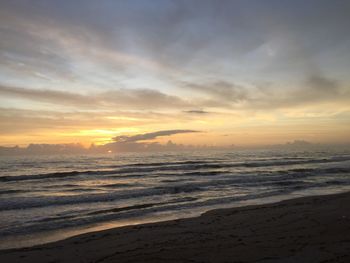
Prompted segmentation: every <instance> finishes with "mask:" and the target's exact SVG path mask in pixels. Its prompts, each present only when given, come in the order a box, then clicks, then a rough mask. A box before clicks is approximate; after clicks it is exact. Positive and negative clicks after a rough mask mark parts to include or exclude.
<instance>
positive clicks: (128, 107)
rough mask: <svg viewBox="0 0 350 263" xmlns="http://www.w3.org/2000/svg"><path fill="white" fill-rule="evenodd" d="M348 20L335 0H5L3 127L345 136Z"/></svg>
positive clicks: (59, 134) (45, 133)
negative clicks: (305, 128)
mask: <svg viewBox="0 0 350 263" xmlns="http://www.w3.org/2000/svg"><path fill="white" fill-rule="evenodd" d="M349 24H350V4H349V2H348V1H341V0H334V1H323V0H308V1H304V0H296V1H277V0H267V1H259V0H253V1H243V0H238V1H214V0H189V1H182V0H178V1H173V0H150V1H148V0H130V1H113V0H102V1H98V2H97V1H93V0H85V1H80V0H78V1H65V0H63V1H44V0H39V1H32V2H29V1H12V0H11V1H10V0H4V1H1V3H0V34H1V38H0V105H1V106H0V107H1V108H0V121H1V123H2V125H1V127H0V134H1V138H0V139H1V140H2V141H3V142H5V143H7V144H13V143H15V142H17V141H20V142H22V143H28V141H30V140H37V139H38V138H45V139H44V140H51V139H52V138H54V137H55V138H57V141H59V142H62V141H63V142H70V140H72V139H74V138H77V140H79V141H80V140H83V141H89V142H90V141H94V139H93V137H94V136H96V138H97V137H98V138H99V140H102V139H104V140H107V139H108V138H111V137H113V136H119V134H122V133H123V131H130V132H131V133H133V134H134V133H143V132H146V131H150V130H172V129H176V130H205V131H208V133H207V134H209V135H210V134H215V136H216V137H215V136H214V135H213V137H210V138H209V137H208V138H206V139H203V140H210V141H214V140H218V141H220V138H221V137H220V136H221V135H222V134H231V133H232V132H233V131H234V132H235V134H236V136H238V137H239V136H241V137H240V138H243V137H242V136H248V135H247V134H254V136H256V137H259V136H262V135H261V134H265V135H264V136H265V137H269V136H268V135H266V134H270V137H271V138H272V137H274V138H283V139H286V140H293V139H298V138H299V137H298V136H301V137H303V136H314V137H315V138H316V139H315V140H329V137H330V136H331V135H332V134H334V131H337V130H338V131H339V134H338V135H339V136H338V137H339V138H340V139H339V140H345V139H344V138H343V137H344V136H343V135H342V134H345V133H346V132H347V128H346V127H347V124H348V122H349V120H348V119H347V116H348V112H349V111H350V108H349V105H350V77H349V76H350V75H349V74H348V73H349V72H348V69H349V68H350V45H349V43H350V35H349V34H348V31H349ZM315 116H317V117H315ZM339 116H343V117H341V118H340V117H339ZM344 116H346V117H344ZM305 124H310V125H312V126H313V127H314V128H313V129H310V130H304V129H303V128H304V127H305ZM255 125H257V126H258V127H260V129H258V128H257V127H256V126H255ZM285 126H286V127H287V128H284V127H285ZM272 127H273V128H272ZM323 127H326V128H323ZM344 127H345V128H344ZM320 129H321V130H322V131H324V132H323V133H322V134H321V133H320V132H318V131H319V130H320ZM54 131H55V132H54ZM258 131H259V132H258ZM288 131H293V134H290V132H288ZM102 132H104V134H103V136H102V135H99V134H100V133H102ZM93 133H94V134H93ZM86 134H89V135H88V136H87V135H86ZM271 134H275V135H276V136H272V135H271ZM209 135H207V136H209ZM21 136H22V137H21ZM99 136H100V137H99ZM203 136H204V135H203ZM254 136H253V135H252V137H254ZM293 136H297V137H298V138H292V137H293ZM199 137H200V136H195V135H194V134H193V139H194V143H196V142H198V140H199V139H200V138H199ZM265 137H264V138H265ZM287 137H288V138H287ZM16 138H17V139H16ZM129 139H130V138H129ZM265 139H266V138H265ZM231 140H232V141H229V142H227V143H234V142H235V141H234V138H231ZM236 140H237V141H240V139H236ZM249 140H250V139H249ZM261 140H262V139H261ZM281 140H282V139H281ZM55 142H56V141H55Z"/></svg>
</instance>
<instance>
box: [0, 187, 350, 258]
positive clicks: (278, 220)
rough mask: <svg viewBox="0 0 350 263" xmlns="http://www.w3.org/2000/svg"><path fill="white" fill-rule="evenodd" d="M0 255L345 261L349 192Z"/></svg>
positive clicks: (349, 242)
mask: <svg viewBox="0 0 350 263" xmlns="http://www.w3.org/2000/svg"><path fill="white" fill-rule="evenodd" d="M0 262H4V263H7V262H9V263H10V262H11V263H13V262H30V263H32V262H52V263H53V262H75V263H76V262H308V263H312V262H350V193H344V194H336V195H328V196H317V197H307V198H298V199H293V200H288V201H283V202H280V203H275V204H268V205H260V206H247V207H241V208H232V209H222V210H214V211H210V212H207V213H205V214H203V215H202V216H200V217H196V218H190V219H183V220H174V221H167V222H162V223H152V224H144V225H138V226H128V227H122V228H116V229H110V230H105V231H101V232H94V233H88V234H84V235H81V236H76V237H73V238H69V239H66V240H62V241H58V242H55V243H50V244H46V245H40V246H35V247H31V248H24V249H13V250H4V251H0Z"/></svg>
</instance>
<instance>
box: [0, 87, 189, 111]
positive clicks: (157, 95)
mask: <svg viewBox="0 0 350 263" xmlns="http://www.w3.org/2000/svg"><path fill="white" fill-rule="evenodd" d="M0 94H1V95H2V96H4V97H5V96H7V97H14V98H20V99H28V100H32V101H35V102H47V103H52V104H57V105H69V106H75V107H85V108H86V107H88V108H91V107H96V108H102V109H103V108H111V107H116V106H118V107H120V108H122V109H148V110H151V109H169V108H179V107H189V106H190V105H191V104H190V103H189V102H186V101H185V100H183V99H181V98H179V97H177V96H172V95H167V94H165V93H162V92H160V91H157V90H152V89H132V90H130V89H114V90H107V91H104V92H100V93H95V94H94V93H92V94H89V95H83V94H78V93H72V92H67V91H58V90H49V89H30V88H20V87H9V86H4V85H0Z"/></svg>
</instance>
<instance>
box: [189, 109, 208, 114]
mask: <svg viewBox="0 0 350 263" xmlns="http://www.w3.org/2000/svg"><path fill="white" fill-rule="evenodd" d="M183 112H184V113H189V114H209V113H210V112H209V111H204V110H185V111H183Z"/></svg>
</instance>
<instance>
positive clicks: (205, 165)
mask: <svg viewBox="0 0 350 263" xmlns="http://www.w3.org/2000/svg"><path fill="white" fill-rule="evenodd" d="M349 160H350V157H348V156H343V157H333V158H321V159H307V160H304V159H298V160H288V159H282V160H273V161H265V160H264V161H253V162H238V163H237V162H236V163H224V162H222V163H221V162H220V163H217V162H214V163H211V162H204V161H187V162H174V163H170V164H169V163H153V165H151V164H152V163H151V164H147V163H146V164H132V165H126V166H120V168H119V169H114V170H87V171H68V172H54V173H46V174H30V175H17V176H1V177H0V181H2V182H11V181H23V180H41V179H51V178H52V179H57V178H65V177H76V176H89V175H90V176H98V175H117V176H122V175H127V176H145V174H142V173H150V174H152V173H156V172H162V171H189V170H194V171H193V172H189V173H186V172H184V175H194V174H198V175H199V174H200V172H198V171H197V170H201V169H223V168H235V167H237V168H239V167H242V168H259V167H270V166H287V165H298V164H299V165H302V164H312V163H331V162H343V161H349ZM154 164H156V165H155V166H154ZM173 164H176V166H174V165H173ZM149 165H151V166H149ZM130 166H136V167H130ZM134 173H136V175H133V174H134ZM137 173H139V174H137ZM201 173H202V175H205V173H207V175H213V174H211V173H212V172H201Z"/></svg>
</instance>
